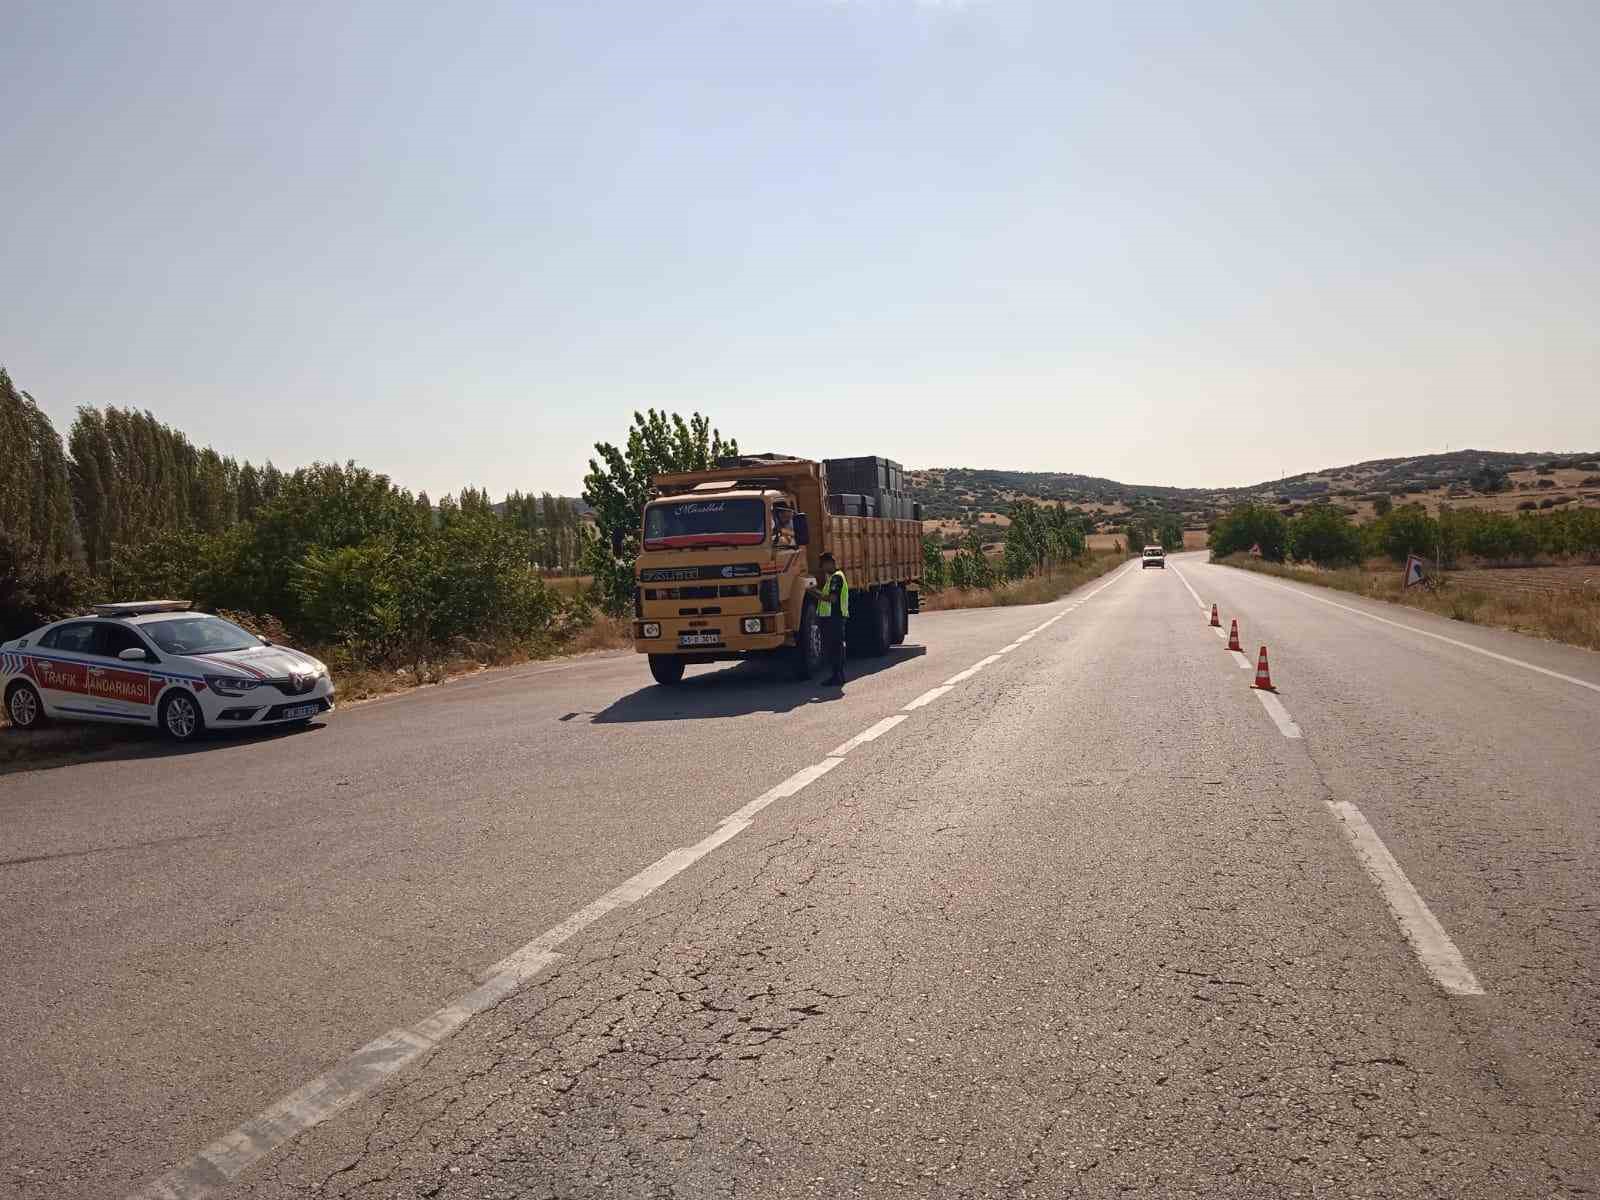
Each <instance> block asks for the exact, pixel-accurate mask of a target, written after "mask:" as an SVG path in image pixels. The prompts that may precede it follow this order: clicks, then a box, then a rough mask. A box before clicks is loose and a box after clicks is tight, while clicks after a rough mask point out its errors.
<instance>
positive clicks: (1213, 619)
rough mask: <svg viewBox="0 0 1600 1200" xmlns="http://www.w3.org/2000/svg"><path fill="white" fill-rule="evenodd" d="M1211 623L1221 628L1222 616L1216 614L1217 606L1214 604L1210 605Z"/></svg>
mask: <svg viewBox="0 0 1600 1200" xmlns="http://www.w3.org/2000/svg"><path fill="white" fill-rule="evenodd" d="M1211 624H1212V625H1213V626H1215V627H1216V628H1217V629H1221V628H1222V618H1221V617H1219V616H1217V606H1216V605H1215V604H1213V605H1212V606H1211Z"/></svg>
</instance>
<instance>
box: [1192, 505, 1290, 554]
mask: <svg viewBox="0 0 1600 1200" xmlns="http://www.w3.org/2000/svg"><path fill="white" fill-rule="evenodd" d="M1288 532H1289V523H1288V522H1287V521H1285V520H1284V519H1283V516H1282V515H1281V514H1280V513H1278V512H1276V511H1274V510H1273V509H1271V508H1268V507H1266V506H1265V505H1261V504H1241V505H1239V506H1238V507H1237V508H1234V509H1233V510H1232V511H1231V512H1229V513H1228V515H1227V516H1225V517H1223V518H1222V519H1221V520H1219V521H1218V522H1217V523H1216V524H1215V525H1213V526H1212V527H1211V536H1210V545H1211V558H1212V560H1213V561H1215V560H1216V559H1219V558H1226V557H1227V556H1228V555H1230V554H1237V553H1239V552H1241V551H1248V550H1249V549H1250V548H1251V547H1252V546H1260V547H1261V557H1262V558H1265V559H1268V560H1269V561H1272V562H1282V561H1283V555H1284V549H1285V542H1286V540H1287V538H1288Z"/></svg>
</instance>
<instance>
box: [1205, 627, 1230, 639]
mask: <svg viewBox="0 0 1600 1200" xmlns="http://www.w3.org/2000/svg"><path fill="white" fill-rule="evenodd" d="M1206 628H1208V629H1210V630H1211V632H1212V633H1214V634H1216V635H1217V636H1218V637H1219V638H1221V639H1222V640H1223V641H1227V640H1228V631H1227V630H1226V629H1224V628H1222V627H1221V626H1220V625H1208V626H1207V627H1206Z"/></svg>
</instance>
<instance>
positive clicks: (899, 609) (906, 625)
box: [893, 587, 911, 646]
mask: <svg viewBox="0 0 1600 1200" xmlns="http://www.w3.org/2000/svg"><path fill="white" fill-rule="evenodd" d="M893 603H894V644H895V645H896V646H903V645H905V641H906V634H908V633H909V632H911V613H910V603H909V601H908V600H907V597H906V589H905V588H903V587H896V588H895V589H894V601H893Z"/></svg>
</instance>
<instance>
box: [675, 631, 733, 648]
mask: <svg viewBox="0 0 1600 1200" xmlns="http://www.w3.org/2000/svg"><path fill="white" fill-rule="evenodd" d="M721 640H722V635H721V634H720V633H717V632H716V631H715V630H708V631H707V632H705V633H680V634H679V635H678V645H680V646H715V645H716V644H717V643H718V642H720V641H721Z"/></svg>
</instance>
